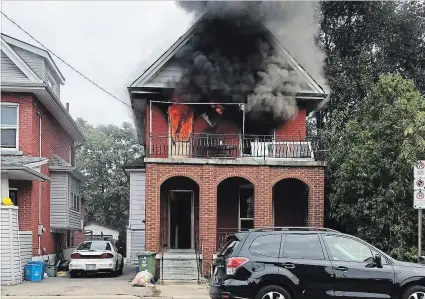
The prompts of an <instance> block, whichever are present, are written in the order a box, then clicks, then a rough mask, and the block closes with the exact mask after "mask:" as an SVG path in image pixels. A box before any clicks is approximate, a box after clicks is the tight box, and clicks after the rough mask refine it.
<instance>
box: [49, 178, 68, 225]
mask: <svg viewBox="0 0 425 299" xmlns="http://www.w3.org/2000/svg"><path fill="white" fill-rule="evenodd" d="M68 176H69V175H68V173H66V172H51V173H50V226H51V227H52V228H67V227H68V221H67V220H68V213H69V208H68V197H69V190H68V180H69V178H68Z"/></svg>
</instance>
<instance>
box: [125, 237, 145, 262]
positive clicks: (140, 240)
mask: <svg viewBox="0 0 425 299" xmlns="http://www.w3.org/2000/svg"><path fill="white" fill-rule="evenodd" d="M129 232H130V238H131V249H130V262H131V263H132V264H136V263H137V254H138V253H139V252H142V251H145V230H128V231H127V233H129Z"/></svg>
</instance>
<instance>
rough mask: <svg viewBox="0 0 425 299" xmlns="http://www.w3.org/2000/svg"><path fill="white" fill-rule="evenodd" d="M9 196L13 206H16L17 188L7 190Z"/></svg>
mask: <svg viewBox="0 0 425 299" xmlns="http://www.w3.org/2000/svg"><path fill="white" fill-rule="evenodd" d="M9 198H10V199H11V200H12V202H13V205H14V206H18V190H9Z"/></svg>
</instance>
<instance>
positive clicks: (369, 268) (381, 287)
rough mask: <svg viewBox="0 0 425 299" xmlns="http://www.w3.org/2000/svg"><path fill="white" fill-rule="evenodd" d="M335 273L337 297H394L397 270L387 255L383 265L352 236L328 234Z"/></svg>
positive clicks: (326, 236) (326, 240)
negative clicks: (375, 260)
mask: <svg viewBox="0 0 425 299" xmlns="http://www.w3.org/2000/svg"><path fill="white" fill-rule="evenodd" d="M324 241H325V243H326V246H327V249H328V253H329V256H330V260H331V263H332V266H333V269H334V272H335V283H334V291H335V297H336V298H342V297H343V298H347V299H348V298H391V294H392V288H393V286H394V270H393V267H392V266H391V265H389V264H388V263H387V262H386V260H385V258H382V264H383V265H382V268H378V267H377V266H376V265H375V263H374V262H373V259H372V257H373V254H372V251H371V248H370V247H369V246H367V245H366V244H364V243H362V242H360V241H358V240H355V239H352V238H350V237H345V236H339V235H325V236H324Z"/></svg>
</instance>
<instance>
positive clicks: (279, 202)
mask: <svg viewBox="0 0 425 299" xmlns="http://www.w3.org/2000/svg"><path fill="white" fill-rule="evenodd" d="M308 194H309V188H308V185H307V184H305V183H304V182H303V181H301V180H298V179H294V178H288V179H283V180H280V181H279V182H277V183H276V184H275V185H274V186H273V224H274V226H275V227H282V226H307V224H308V196H309V195H308Z"/></svg>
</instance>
